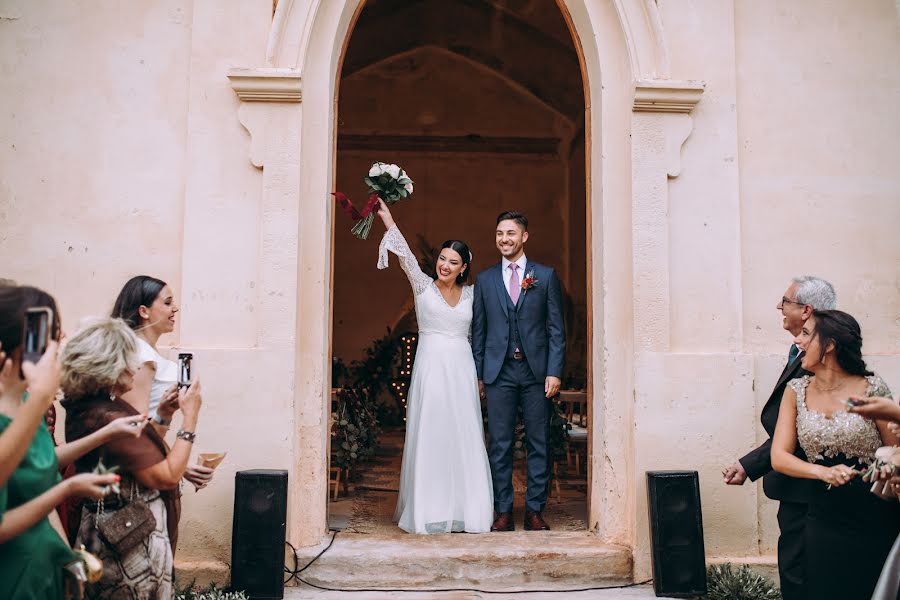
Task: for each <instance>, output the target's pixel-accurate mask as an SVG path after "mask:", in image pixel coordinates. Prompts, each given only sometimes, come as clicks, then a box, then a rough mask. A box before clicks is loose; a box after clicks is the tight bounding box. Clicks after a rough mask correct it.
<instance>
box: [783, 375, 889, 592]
mask: <svg viewBox="0 0 900 600" xmlns="http://www.w3.org/2000/svg"><path fill="white" fill-rule="evenodd" d="M866 379H867V380H868V382H869V386H868V388H867V390H866V396H890V395H891V392H890V390H889V389H888V387H887V385H886V384H885V383H884V381H883V380H882V379H881V377H879V376H878V375H871V376H869V377H867V378H866ZM810 380H811V378H810V376H809V375H806V376H804V377H801V378H800V379H794V380H792V381H791V382H790V383H789V384H788V385H789V386H790V387H791V389H793V390H794V392H795V393H796V394H797V440H798V442H799V443H800V446H801V447H802V448H803V451H804V452H805V453H806V456H807V457H808V458H807V460H809V461H810V462H812V463H816V464H820V465H824V466H828V467H831V466H835V465H838V464H844V465H848V466H850V467H853V468H857V469H858V468H860V467H861V466H862V465H868V464H869V463H871V462H872V461H873V460H874V459H875V451H876V450H877V449H878V448H879V447H880V446H882V445H883V444H882V442H881V436H880V434H879V432H878V427H877V426H876V424H875V422H874V421H872V420H870V419H866V418H864V417H861V416H860V415H856V414H852V413H848V412H836V413H835V414H834V415H833V416H831V417H827V416H826V415H824V414H822V413H820V412H817V411H814V410H809V409H808V408H807V406H806V389H807V388H808V387H809V383H810ZM869 488H870V484H868V483H866V482H864V481H862V480H861V479H860V478H859V477H855V478H854V479H852V480H851V481H850V482H849V483H847V484H845V485H842V486H839V487H833V488H832V489H830V490H829V489H827V486H826V485H825V483H823V482H816V493H815V494H814V495H813V498H812V500H811V501H810V504H809V513H808V514H807V524H806V532H805V534H806V537H805V544H806V586H807V596H806V597H807V598H808V599H809V600H832V599H833V600H856V599H858V600H869V599H870V598H871V596H872V591H873V590H874V588H875V584H876V582H877V581H878V576H879V574H880V573H881V567H882V565H883V564H884V561H885V559H886V558H887V556H888V553H889V552H890V550H891V546H892V545H893V543H894V540H895V539H896V538H897V534H898V532H900V503H898V502H897V501H896V500H894V501H890V502H889V501H886V500H882V499H880V498H878V497H877V496H875V495H874V494H872V493H870V492H869Z"/></svg>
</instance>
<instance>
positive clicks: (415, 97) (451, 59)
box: [330, 0, 590, 533]
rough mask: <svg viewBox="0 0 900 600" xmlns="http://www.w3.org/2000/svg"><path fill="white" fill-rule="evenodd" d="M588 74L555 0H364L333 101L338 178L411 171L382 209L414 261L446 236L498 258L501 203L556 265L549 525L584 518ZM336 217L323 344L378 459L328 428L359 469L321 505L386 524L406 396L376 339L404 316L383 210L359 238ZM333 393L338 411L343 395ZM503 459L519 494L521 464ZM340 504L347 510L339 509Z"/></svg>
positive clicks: (352, 186) (357, 183)
mask: <svg viewBox="0 0 900 600" xmlns="http://www.w3.org/2000/svg"><path fill="white" fill-rule="evenodd" d="M386 31H390V32H392V33H391V34H389V35H385V32H386ZM584 90H585V87H584V85H583V83H582V75H581V65H580V63H579V56H578V51H577V49H576V45H575V43H574V41H573V39H572V35H571V33H570V31H569V27H568V25H567V23H566V20H565V18H564V16H563V13H562V12H561V11H560V8H559V7H558V6H557V3H556V2H555V1H554V0H531V1H529V2H506V3H503V2H491V1H488V0H422V1H419V2H408V1H406V0H369V1H368V2H366V3H365V5H364V7H363V9H362V11H361V12H360V14H359V17H358V19H357V21H356V25H355V27H354V29H353V32H352V34H351V35H350V39H349V42H348V45H347V49H346V53H345V56H344V60H343V68H342V70H341V73H340V93H339V100H338V112H337V117H338V123H337V134H338V135H337V163H336V165H337V167H336V189H339V190H343V191H347V192H350V193H353V192H355V191H361V190H362V189H364V188H363V186H362V177H363V176H364V175H365V173H366V172H367V171H368V168H369V165H370V164H371V163H372V162H374V161H386V162H396V163H398V164H401V165H402V166H403V167H404V168H405V169H406V170H407V171H408V172H409V173H410V175H411V176H412V177H413V178H414V179H415V180H416V193H415V194H414V196H413V198H412V199H411V200H409V201H404V202H402V203H401V204H399V205H397V207H396V208H395V209H394V213H395V217H396V219H397V221H398V223H399V224H400V226H401V229H402V230H403V231H404V232H405V234H406V236H407V238H408V240H409V242H410V245H411V246H412V247H413V248H414V250H418V253H419V254H420V255H421V256H420V257H421V259H422V262H425V263H427V262H429V260H430V258H428V257H430V256H431V254H432V251H433V249H434V248H435V247H439V245H440V243H441V242H442V241H443V240H445V239H450V238H460V239H464V240H466V241H467V242H468V244H469V245H470V247H471V248H472V251H473V254H474V255H475V256H476V257H477V258H476V260H475V263H474V269H475V270H476V271H478V270H481V269H484V268H486V267H488V266H490V265H491V264H493V263H495V262H496V261H497V260H499V257H498V255H497V251H496V249H495V248H494V245H493V228H494V219H495V217H496V215H497V214H498V213H500V212H501V211H503V210H508V209H516V210H520V211H522V212H524V213H525V214H526V215H528V217H529V220H530V228H529V229H530V234H531V238H530V240H529V243H528V245H527V248H526V250H527V254H528V257H529V260H535V261H537V262H540V263H543V264H548V265H552V266H554V267H555V268H556V270H557V273H558V274H559V276H560V279H561V282H562V285H563V288H564V296H565V304H566V323H567V327H566V329H567V340H568V344H567V348H568V353H567V370H566V377H565V378H564V382H563V387H564V389H566V390H567V392H566V393H565V394H564V398H565V402H564V404H563V405H562V407H561V410H560V413H561V415H560V416H559V417H558V418H557V419H555V421H554V430H555V431H556V435H555V436H552V437H553V439H555V440H556V444H555V445H554V446H555V450H556V457H555V458H556V460H554V473H555V478H554V480H553V483H552V486H551V488H552V491H551V501H550V503H549V504H548V509H547V515H548V519H549V521H550V524H551V527H553V528H554V529H560V530H584V529H587V527H588V519H587V497H588V496H587V489H588V473H589V469H588V460H587V458H588V452H587V450H588V437H589V436H588V431H589V428H588V423H589V421H588V417H587V412H588V410H587V409H588V402H587V397H588V395H587V391H586V389H587V384H588V381H587V374H588V368H587V365H588V364H589V359H590V352H589V348H588V345H587V341H588V340H587V331H588V327H587V324H588V305H587V290H588V288H589V287H590V286H589V285H588V278H587V269H586V265H587V264H588V259H589V255H588V251H587V249H588V246H587V235H588V230H589V220H588V216H587V210H586V196H587V189H586V183H587V182H586V174H585V160H586V152H585V139H586V136H585V129H584V128H585V123H586V118H585V91H584ZM357 196H359V194H357ZM348 230H349V223H348V222H344V221H342V220H341V216H340V215H338V217H337V218H336V220H335V233H334V271H333V273H334V275H333V286H334V297H333V298H334V299H333V329H332V348H333V353H334V356H335V358H336V359H339V360H338V361H337V362H336V363H335V365H336V366H338V368H336V369H335V370H340V367H342V366H344V365H349V366H350V368H351V371H352V373H350V374H348V375H347V376H346V377H345V378H344V379H342V380H339V381H336V383H338V384H339V385H342V386H346V385H356V386H359V385H363V386H365V385H369V386H371V389H372V391H373V393H372V394H371V396H372V397H373V398H376V397H377V399H372V400H371V401H372V407H371V408H372V412H373V413H375V414H376V415H377V416H378V417H379V418H380V420H381V429H382V433H383V435H382V436H381V438H380V444H379V448H378V449H376V450H375V453H376V456H375V457H373V458H374V459H375V460H367V461H365V462H358V463H357V462H356V461H355V460H353V461H350V460H348V454H351V453H350V450H352V449H354V448H358V449H360V450H363V448H362V446H365V444H366V442H367V440H366V439H360V438H359V437H358V436H355V435H347V434H345V432H343V431H341V432H339V433H338V435H339V436H340V442H339V444H338V445H336V446H334V447H333V448H332V450H333V451H334V452H336V455H334V456H333V458H332V466H334V463H335V462H339V463H340V465H341V466H342V467H343V468H346V465H347V464H348V462H350V463H353V464H352V471H351V472H352V473H353V474H354V479H355V482H354V483H355V485H354V486H353V489H354V494H351V496H352V498H351V499H349V500H345V501H343V502H339V503H337V504H334V505H332V510H331V511H330V512H331V516H332V523H333V524H334V523H341V524H344V523H348V524H349V528H350V530H351V531H356V532H375V531H378V532H383V533H384V532H390V531H391V530H392V529H393V526H392V525H391V523H390V521H389V517H390V514H391V511H392V508H393V506H392V505H393V503H394V502H395V501H396V493H395V490H396V485H397V477H396V474H397V473H398V472H399V455H400V448H398V445H399V444H402V434H403V431H402V422H401V421H399V419H397V418H396V417H398V416H399V417H402V414H403V411H404V406H403V404H402V398H401V396H400V394H395V393H392V392H393V391H394V390H402V389H403V385H404V381H403V380H404V377H403V374H404V368H405V365H404V364H392V363H390V361H389V360H387V358H388V357H387V355H386V354H385V352H384V346H385V344H395V345H396V347H397V348H396V352H400V351H401V348H400V347H399V346H401V345H402V342H401V338H402V337H403V336H404V335H405V334H407V333H412V332H413V331H414V330H415V324H414V316H413V318H412V319H411V318H410V312H411V310H412V301H411V292H410V289H409V285H408V283H407V282H406V279H405V277H404V276H403V274H402V272H400V270H399V269H397V268H396V267H395V268H394V269H391V270H388V271H381V272H379V271H376V270H375V268H374V262H375V256H376V253H377V246H378V241H379V240H380V237H381V231H382V229H381V226H380V223H377V222H376V224H375V227H374V228H373V232H372V234H371V236H370V239H369V240H366V241H360V240H357V239H355V238H354V237H353V236H352V235H351V234H350V233H349V231H348ZM372 290H378V293H377V294H374V295H372V294H371V291H372ZM361 298H366V316H365V318H361V315H360V299H361ZM402 350H405V348H403V349H402ZM373 357H374V359H373ZM354 361H357V362H356V364H354ZM359 361H365V362H359ZM379 361H380V362H379ZM376 372H377V373H378V375H376ZM388 373H390V374H388ZM336 379H339V378H336ZM334 408H338V409H339V411H340V412H341V413H344V412H345V411H344V409H343V408H341V405H340V403H339V402H336V405H335V407H334ZM354 415H355V413H354V411H352V410H351V411H350V412H349V414H348V415H346V416H348V418H344V416H345V415H344V414H340V415H338V418H337V422H338V428H340V427H352V428H358V429H368V428H367V427H366V424H365V423H354V422H353V420H354ZM366 419H368V417H366ZM342 423H346V425H341V424H342ZM398 425H399V426H400V427H397V426H398ZM567 429H568V434H567V433H566V430H567ZM351 433H355V429H354V430H353V431H352V432H351ZM341 445H346V446H348V447H347V448H342V447H341ZM366 450H367V449H366ZM366 454H367V452H366ZM352 455H355V456H354V457H353V458H354V459H356V458H359V459H360V461H362V457H363V456H365V454H364V453H363V452H353V453H352ZM518 455H519V458H520V460H521V459H522V458H524V453H523V452H522V451H520V452H518ZM391 473H393V474H394V477H391ZM515 473H516V475H515V476H514V478H515V483H514V484H515V487H516V488H517V489H518V490H520V491H519V493H518V494H517V499H518V500H519V501H521V499H522V492H521V488H523V487H524V484H525V477H524V469H519V468H517V469H515ZM336 476H337V474H336ZM344 476H346V471H345V472H344ZM336 513H340V515H344V516H346V518H343V519H335V518H334V517H336V516H338V515H337V514H336ZM520 520H521V519H520Z"/></svg>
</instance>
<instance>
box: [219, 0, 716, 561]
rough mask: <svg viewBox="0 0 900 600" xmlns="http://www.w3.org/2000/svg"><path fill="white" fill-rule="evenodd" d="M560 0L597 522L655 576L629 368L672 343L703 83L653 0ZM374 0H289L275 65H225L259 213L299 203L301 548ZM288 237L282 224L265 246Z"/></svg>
mask: <svg viewBox="0 0 900 600" xmlns="http://www.w3.org/2000/svg"><path fill="white" fill-rule="evenodd" d="M558 3H559V5H560V8H561V9H562V11H563V13H564V15H565V16H566V19H567V21H568V22H569V25H570V28H571V30H572V32H573V37H574V39H575V40H576V44H577V46H578V49H579V53H580V58H581V64H582V75H583V80H584V81H585V86H586V90H585V92H586V93H585V97H586V99H587V103H586V122H587V123H589V126H588V127H587V148H588V151H587V154H588V156H587V163H588V174H587V178H588V185H587V190H588V192H587V193H588V207H587V212H588V222H589V224H590V226H589V230H588V234H587V244H588V247H589V248H590V251H589V257H588V258H589V265H588V280H589V282H590V286H589V290H588V303H589V306H591V311H590V314H592V316H593V318H592V319H591V320H590V322H589V326H588V328H589V333H588V336H589V345H590V349H591V364H590V365H589V369H590V373H591V388H590V390H589V392H590V394H591V399H592V400H591V401H592V411H591V412H592V414H593V415H594V418H593V420H592V423H591V438H592V439H593V444H592V447H591V449H590V451H589V461H590V471H589V477H590V491H589V493H590V515H589V526H590V528H591V530H592V531H594V532H595V533H596V535H597V536H598V537H599V538H600V540H602V541H604V542H610V543H617V544H621V545H624V546H627V547H630V548H632V549H633V552H634V554H635V556H636V563H635V564H636V567H635V571H636V572H635V576H636V577H637V576H641V575H642V574H643V573H644V572H645V571H646V562H647V561H645V560H637V557H638V556H644V555H646V543H647V542H646V540H645V539H644V538H645V536H642V535H641V534H640V533H639V532H638V531H637V522H638V513H639V510H638V507H639V506H640V503H641V500H640V498H639V490H640V489H642V488H640V487H639V481H640V479H641V477H640V474H638V473H636V472H635V468H634V464H635V461H634V453H635V443H634V440H633V439H632V429H633V428H632V423H633V418H632V416H633V402H634V400H633V390H634V384H633V381H634V376H633V369H634V365H635V355H636V353H637V352H638V351H640V350H641V349H664V348H666V347H667V344H668V338H667V336H668V327H667V323H668V314H669V310H668V279H667V272H668V271H667V269H666V268H665V264H666V262H667V259H668V254H667V252H668V249H667V248H668V246H667V233H666V232H667V222H666V217H665V208H666V205H667V202H668V199H667V194H668V186H667V179H668V178H670V177H675V176H677V174H678V172H679V169H680V167H679V162H680V149H681V146H682V144H683V142H684V141H685V139H686V138H687V136H688V135H689V134H690V130H691V120H690V117H689V116H688V115H689V113H690V112H691V110H692V109H693V107H694V105H695V104H696V103H697V102H698V101H699V99H700V96H701V94H702V90H703V84H702V83H698V82H684V81H671V80H669V79H668V55H667V50H666V45H665V38H664V35H663V31H662V26H661V23H660V19H659V15H658V9H657V7H656V4H655V2H654V0H558ZM362 4H363V0H282V1H281V2H279V4H278V6H277V10H276V12H275V16H274V19H273V24H272V30H271V33H270V37H269V41H268V47H267V49H266V64H265V66H260V67H257V68H248V69H233V70H231V71H230V72H229V73H228V76H229V78H230V79H231V81H232V87H233V88H234V90H235V92H236V93H237V95H238V97H239V98H240V99H241V101H242V102H241V106H240V109H239V118H240V120H241V123H242V124H243V125H244V126H245V127H246V128H247V130H248V131H249V132H250V135H251V148H250V160H251V162H252V163H253V164H254V165H255V166H257V167H258V168H261V169H263V200H262V201H263V210H265V207H266V205H273V206H280V205H282V204H283V203H284V202H283V201H284V200H285V199H290V200H292V201H293V202H295V203H297V204H298V205H299V215H298V220H299V223H298V230H297V231H296V232H295V235H297V236H298V237H297V247H298V252H297V285H296V289H297V304H296V306H297V312H296V330H295V332H294V335H295V343H296V346H295V348H296V351H295V355H294V360H293V365H294V378H293V379H294V396H293V400H294V411H293V412H294V430H295V431H296V435H295V437H294V440H293V445H292V460H291V464H292V465H293V469H292V471H291V478H290V491H289V493H290V501H289V504H290V506H291V509H290V514H289V523H288V539H289V540H290V541H291V542H292V543H295V544H299V545H302V546H310V545H315V544H318V543H319V542H320V541H321V540H322V537H323V535H324V534H325V530H326V507H327V500H326V493H327V483H328V469H327V465H328V456H327V453H326V447H327V437H326V436H327V435H328V431H327V423H328V420H327V414H328V402H329V394H330V378H329V376H328V375H329V368H330V313H331V309H330V306H331V281H330V278H331V271H332V269H331V261H332V251H331V250H332V240H331V231H332V228H333V225H332V218H333V214H334V212H333V209H332V205H331V203H330V202H328V201H327V199H328V197H329V196H328V194H329V192H331V191H332V186H333V178H334V159H335V156H334V135H335V122H334V117H335V101H336V88H337V77H338V73H339V67H340V64H341V61H342V55H343V50H344V45H345V43H346V39H347V36H348V34H349V31H350V30H351V29H352V24H353V22H354V20H355V19H356V18H357V16H358V14H359V10H360V8H361V6H362ZM284 235H290V232H289V231H277V232H273V233H272V234H271V235H270V236H269V238H270V239H264V240H263V250H262V252H263V253H265V248H266V244H267V243H277V242H278V239H279V236H284ZM263 258H265V257H263ZM635 313H638V314H641V321H640V323H636V322H635V319H634V314H635Z"/></svg>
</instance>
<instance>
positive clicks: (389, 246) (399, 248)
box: [378, 225, 431, 296]
mask: <svg viewBox="0 0 900 600" xmlns="http://www.w3.org/2000/svg"><path fill="white" fill-rule="evenodd" d="M388 251H391V252H393V253H394V254H396V255H397V258H398V259H400V268H401V269H403V272H404V273H406V277H407V278H409V283H410V285H412V288H413V293H415V295H416V296H418V295H419V294H421V293H422V292H423V291H424V290H425V289H426V288H427V287H428V286H429V285H431V277H429V276H428V275H426V274H425V273H423V272H422V269H420V268H419V261H418V260H416V257H415V255H414V254H413V253H412V250H410V249H409V244H407V243H406V238H404V237H403V234H402V233H400V229H399V228H398V227H397V226H396V225H394V226H393V227H391V228H390V229H388V230H387V231H386V232H385V233H384V237H383V238H381V244H380V245H379V246H378V268H379V269H387V268H388Z"/></svg>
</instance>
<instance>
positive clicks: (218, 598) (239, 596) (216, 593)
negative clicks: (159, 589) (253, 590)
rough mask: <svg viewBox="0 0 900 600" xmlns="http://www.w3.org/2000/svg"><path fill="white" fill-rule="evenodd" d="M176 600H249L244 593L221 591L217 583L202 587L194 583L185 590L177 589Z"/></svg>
mask: <svg viewBox="0 0 900 600" xmlns="http://www.w3.org/2000/svg"><path fill="white" fill-rule="evenodd" d="M175 600H248V597H247V594H245V593H244V592H229V591H225V590H223V589H220V588H219V587H218V586H216V584H215V583H211V584H209V585H208V586H206V587H205V588H204V587H200V586H199V585H194V582H193V581H192V582H191V583H189V584H188V585H187V586H185V587H183V588H178V587H176V589H175Z"/></svg>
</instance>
